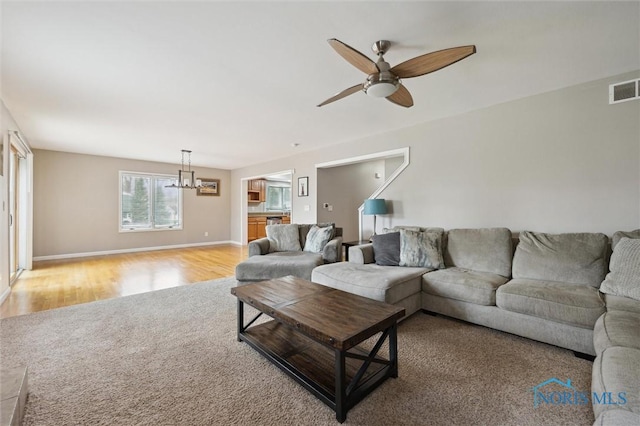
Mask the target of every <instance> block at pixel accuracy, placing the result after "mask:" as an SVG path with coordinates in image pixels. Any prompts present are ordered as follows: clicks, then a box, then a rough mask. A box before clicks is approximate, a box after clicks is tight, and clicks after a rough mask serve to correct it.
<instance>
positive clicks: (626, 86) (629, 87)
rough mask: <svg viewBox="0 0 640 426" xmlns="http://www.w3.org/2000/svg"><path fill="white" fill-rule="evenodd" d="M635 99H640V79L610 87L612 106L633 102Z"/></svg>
mask: <svg viewBox="0 0 640 426" xmlns="http://www.w3.org/2000/svg"><path fill="white" fill-rule="evenodd" d="M634 99H640V79H639V80H631V81H623V82H622V83H615V84H611V85H609V103H610V104H617V103H620V102H626V101H632V100H634Z"/></svg>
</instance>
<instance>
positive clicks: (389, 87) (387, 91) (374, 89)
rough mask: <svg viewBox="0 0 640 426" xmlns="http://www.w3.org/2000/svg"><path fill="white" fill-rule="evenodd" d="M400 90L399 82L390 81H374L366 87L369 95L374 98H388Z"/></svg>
mask: <svg viewBox="0 0 640 426" xmlns="http://www.w3.org/2000/svg"><path fill="white" fill-rule="evenodd" d="M396 90H398V83H397V82H396V83H395V84H394V83H389V82H386V81H382V82H380V83H374V84H372V85H370V86H369V87H367V88H366V89H365V92H367V95H369V96H372V97H374V98H386V97H387V96H390V95H393V94H394V93H395V92H396Z"/></svg>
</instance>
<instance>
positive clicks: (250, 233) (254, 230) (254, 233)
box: [247, 219, 258, 241]
mask: <svg viewBox="0 0 640 426" xmlns="http://www.w3.org/2000/svg"><path fill="white" fill-rule="evenodd" d="M247 228H248V229H247V240H249V241H253V240H257V239H258V222H257V221H255V220H251V219H249V222H247Z"/></svg>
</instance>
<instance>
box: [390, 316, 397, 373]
mask: <svg viewBox="0 0 640 426" xmlns="http://www.w3.org/2000/svg"><path fill="white" fill-rule="evenodd" d="M389 361H391V374H390V376H391V377H393V378H397V377H398V323H397V322H394V323H393V325H392V326H391V330H390V331H389Z"/></svg>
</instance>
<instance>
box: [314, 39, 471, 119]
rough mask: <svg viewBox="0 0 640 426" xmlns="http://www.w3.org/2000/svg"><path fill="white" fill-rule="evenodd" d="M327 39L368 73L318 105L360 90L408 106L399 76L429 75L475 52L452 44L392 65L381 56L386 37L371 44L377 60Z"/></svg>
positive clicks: (410, 101)
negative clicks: (354, 83) (359, 81)
mask: <svg viewBox="0 0 640 426" xmlns="http://www.w3.org/2000/svg"><path fill="white" fill-rule="evenodd" d="M327 41H328V42H329V44H330V45H331V47H333V48H334V49H335V51H336V52H338V54H339V55H340V56H342V57H343V58H344V59H346V60H347V62H349V63H350V64H351V65H353V66H354V67H356V68H358V69H359V70H360V71H362V72H364V73H366V74H368V76H367V80H366V81H365V82H364V83H361V84H356V85H355V86H352V87H349V88H348V89H345V90H343V91H342V92H340V93H338V94H336V95H334V96H332V97H330V98H329V99H327V100H326V101H324V102H322V103H321V104H319V105H318V106H319V107H321V106H323V105H326V104H330V103H331V102H335V101H337V100H339V99H342V98H344V97H346V96H349V95H352V94H354V93H356V92H359V91H363V92H365V93H366V94H367V95H370V96H373V97H376V98H387V100H389V101H391V102H393V103H394V104H397V105H400V106H403V107H407V108H409V107H411V106H413V98H412V97H411V94H410V93H409V91H408V90H407V89H406V87H404V86H403V85H402V82H401V81H400V79H401V78H412V77H418V76H421V75H425V74H429V73H431V72H434V71H438V70H439V69H442V68H444V67H446V66H449V65H451V64H454V63H456V62H458V61H461V60H462V59H464V58H466V57H467V56H470V55H473V54H474V53H476V47H475V46H474V45H470V46H459V47H452V48H450V49H444V50H438V51H436V52H431V53H427V54H425V55H421V56H416V57H415V58H413V59H409V60H408V61H405V62H402V63H401V64H398V65H396V66H395V67H393V68H392V67H390V66H389V63H388V62H386V61H385V60H384V57H383V55H384V54H385V53H387V51H388V50H389V47H391V42H389V41H388V40H379V41H376V42H375V43H374V44H373V46H371V50H373V51H374V53H375V54H376V55H378V61H377V62H373V61H372V60H371V59H369V58H368V57H366V56H365V55H363V54H362V53H360V52H358V51H357V50H356V49H354V48H353V47H351V46H349V45H347V44H344V43H343V42H341V41H340V40H338V39H335V38H332V39H329V40H327Z"/></svg>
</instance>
